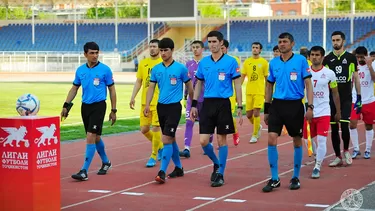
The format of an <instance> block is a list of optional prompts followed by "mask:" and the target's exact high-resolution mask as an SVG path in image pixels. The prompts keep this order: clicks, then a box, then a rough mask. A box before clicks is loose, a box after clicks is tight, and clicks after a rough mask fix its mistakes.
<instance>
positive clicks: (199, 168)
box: [61, 141, 293, 210]
mask: <svg viewBox="0 0 375 211" xmlns="http://www.w3.org/2000/svg"><path fill="white" fill-rule="evenodd" d="M291 143H293V141H287V142H285V143H282V144H279V145H278V146H284V145H287V144H291ZM267 149H268V148H263V149H259V150H257V151H254V152H250V153H246V154H242V155H238V156H235V157H233V158H230V159H228V160H227V162H228V161H231V160H237V159H240V158H243V157H247V156H249V155H254V154H257V153H259V152H263V151H267ZM212 165H213V164H209V165H205V166H201V167H198V168H195V169H192V170H189V171H186V172H185V174H188V173H192V172H195V171H198V170H201V169H205V168H207V167H211V166H212ZM68 178H70V177H68ZM154 183H155V181H150V182H146V183H143V184H140V185H137V186H134V187H130V188H127V189H124V190H120V191H116V192H112V193H110V194H107V195H104V196H100V197H96V198H92V199H89V200H85V201H81V202H77V203H74V204H70V205H67V206H65V207H62V208H61V209H62V210H64V209H68V208H70V207H75V206H78V205H82V204H86V203H89V202H92V201H97V200H99V199H103V198H107V197H110V196H113V195H116V194H120V193H122V192H127V191H130V190H134V189H137V188H141V187H144V186H147V185H150V184H154Z"/></svg>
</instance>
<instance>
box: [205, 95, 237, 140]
mask: <svg viewBox="0 0 375 211" xmlns="http://www.w3.org/2000/svg"><path fill="white" fill-rule="evenodd" d="M215 128H216V133H217V134H220V135H226V134H232V133H234V124H233V116H232V108H231V103H230V100H229V98H204V100H203V107H202V111H201V113H200V114H199V133H200V134H213V133H214V132H215Z"/></svg>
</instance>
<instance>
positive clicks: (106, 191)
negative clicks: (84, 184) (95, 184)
mask: <svg viewBox="0 0 375 211" xmlns="http://www.w3.org/2000/svg"><path fill="white" fill-rule="evenodd" d="M110 192H111V191H110V190H89V193H110Z"/></svg>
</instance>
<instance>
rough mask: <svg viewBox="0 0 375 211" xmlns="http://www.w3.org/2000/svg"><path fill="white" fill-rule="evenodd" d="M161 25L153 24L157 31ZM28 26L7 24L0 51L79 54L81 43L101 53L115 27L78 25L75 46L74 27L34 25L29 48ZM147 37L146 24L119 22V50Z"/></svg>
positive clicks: (111, 40)
mask: <svg viewBox="0 0 375 211" xmlns="http://www.w3.org/2000/svg"><path fill="white" fill-rule="evenodd" d="M161 25H162V24H160V23H158V24H155V26H154V29H155V30H156V29H157V28H158V27H160V26H161ZM30 32H31V24H10V25H8V26H3V27H2V28H1V29H0V38H1V40H3V42H1V43H0V49H2V51H82V46H83V45H84V43H86V42H89V41H95V42H97V43H98V44H99V46H100V47H101V50H102V51H113V50H114V49H115V48H116V45H115V25H114V24H113V23H111V24H110V23H98V24H94V23H87V24H78V25H77V45H75V44H74V24H62V23H58V24H36V25H35V46H33V45H32V37H31V33H30ZM146 37H147V23H120V24H119V26H118V46H117V49H118V51H125V50H129V49H131V48H132V47H134V46H135V45H136V44H138V43H139V42H141V41H142V40H143V39H145V38H146Z"/></svg>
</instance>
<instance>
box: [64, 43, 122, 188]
mask: <svg viewBox="0 0 375 211" xmlns="http://www.w3.org/2000/svg"><path fill="white" fill-rule="evenodd" d="M83 49H84V55H85V57H86V59H87V63H86V64H84V65H82V66H80V67H78V69H77V71H76V73H75V78H74V81H73V86H72V88H71V89H70V91H69V93H68V96H67V98H66V101H65V103H64V105H63V109H62V111H61V118H66V117H67V116H68V112H69V111H68V107H69V106H70V103H71V102H72V101H73V99H74V98H75V96H76V95H77V91H78V89H79V87H80V86H82V105H81V116H82V120H83V124H84V127H85V131H86V141H87V144H86V155H85V161H84V164H83V166H82V168H81V170H80V171H79V172H78V173H77V174H73V175H72V178H73V179H76V180H82V181H84V180H87V179H88V176H87V172H88V169H89V166H90V164H91V161H92V159H93V157H94V155H95V151H97V152H98V154H99V156H100V158H101V160H102V167H101V168H100V169H99V171H98V174H99V175H104V174H106V173H107V171H108V170H109V168H111V166H112V164H111V162H110V161H109V160H108V157H107V155H106V153H105V150H104V148H105V147H104V143H103V140H102V139H101V137H100V136H101V134H102V129H103V121H104V116H105V113H106V108H107V104H106V99H107V90H106V89H107V87H108V90H109V94H110V99H111V104H112V107H111V113H110V114H109V120H112V125H113V124H114V123H115V122H116V112H117V109H116V89H115V85H114V81H113V76H112V71H111V69H110V68H109V67H108V66H107V65H105V64H103V63H101V62H99V61H98V56H99V46H98V45H97V44H96V43H94V42H88V43H86V44H85V45H84V47H83Z"/></svg>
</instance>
